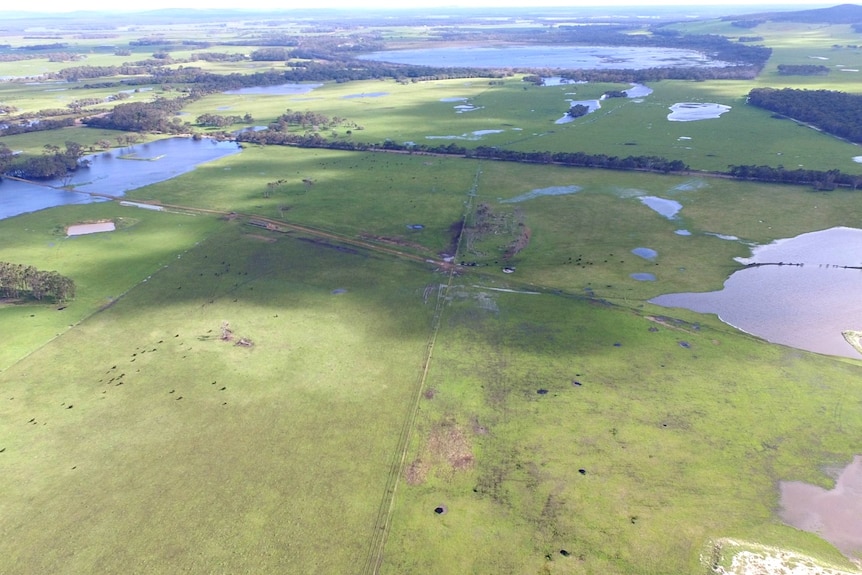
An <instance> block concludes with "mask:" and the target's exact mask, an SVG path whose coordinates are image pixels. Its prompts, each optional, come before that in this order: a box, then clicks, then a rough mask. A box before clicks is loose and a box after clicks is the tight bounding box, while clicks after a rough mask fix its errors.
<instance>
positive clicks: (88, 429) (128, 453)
mask: <svg viewBox="0 0 862 575" xmlns="http://www.w3.org/2000/svg"><path fill="white" fill-rule="evenodd" d="M58 211H64V210H58ZM165 224H168V225H166V226H163V228H162V229H163V230H165V231H167V230H169V229H170V228H169V225H170V223H169V222H167V221H166V222H165ZM139 225H140V224H139ZM208 225H210V226H212V225H213V223H212V222H210V223H209V224H208ZM262 234H263V235H264V236H265V235H266V232H262ZM258 235H259V234H257V233H249V231H248V228H247V227H243V226H240V225H236V224H226V223H222V224H221V229H220V230H219V232H218V233H217V234H216V235H213V236H211V237H210V238H209V239H208V240H206V241H204V242H202V243H201V244H200V245H199V246H197V247H193V248H191V249H190V250H188V251H185V252H184V253H183V254H182V256H183V257H182V259H181V260H177V259H175V260H174V262H173V263H171V264H170V265H169V266H168V267H167V268H165V269H163V270H162V271H161V272H160V273H158V274H155V275H153V277H152V278H151V279H150V281H148V282H146V283H145V284H141V285H139V286H138V287H136V288H135V289H134V290H132V291H131V292H129V294H128V295H127V297H125V298H123V299H121V300H120V301H118V302H117V303H116V304H115V305H114V306H112V307H111V308H109V309H106V310H104V311H102V312H100V313H98V314H97V315H95V316H93V317H91V318H90V319H89V320H88V321H86V322H84V323H82V324H81V325H79V326H78V327H77V328H76V329H75V330H73V331H70V332H68V333H66V334H64V335H62V336H61V337H59V338H57V339H55V340H54V341H53V342H52V343H51V344H50V345H49V346H47V347H44V348H43V349H41V350H39V351H37V352H35V353H34V354H33V355H31V356H30V357H29V358H28V359H27V361H25V362H20V363H18V364H16V365H14V366H12V367H10V368H8V369H6V370H5V371H4V372H3V373H2V375H0V380H2V388H3V402H2V407H0V412H2V416H0V437H2V438H3V447H4V448H5V452H4V460H3V467H4V473H3V477H2V479H0V482H2V484H3V488H2V492H3V493H4V494H6V495H5V496H4V497H3V498H2V501H0V509H2V517H3V520H2V522H0V523H2V525H0V533H2V534H3V536H2V537H0V541H2V543H0V547H2V554H3V556H4V565H5V567H4V571H5V572H6V573H23V572H32V571H33V570H37V571H42V572H52V573H82V572H94V571H108V572H118V571H123V572H130V573H152V572H164V571H165V570H174V569H181V570H189V571H193V572H204V571H205V572H225V573H228V572H239V571H246V570H251V571H254V572H257V573H282V572H285V570H287V571H291V572H297V573H300V572H313V571H321V572H330V573H336V572H342V573H343V572H349V571H350V570H351V569H352V568H353V566H354V565H355V564H356V561H357V558H361V557H363V555H364V553H365V552H366V545H367V544H366V538H367V536H368V534H369V533H370V532H371V531H372V529H373V527H372V525H373V521H374V518H375V516H376V513H377V507H378V505H379V504H380V500H381V491H380V486H381V485H382V484H383V483H384V482H385V481H386V475H387V473H388V469H389V466H390V463H391V458H392V457H393V452H394V448H395V444H396V442H397V437H398V433H399V431H400V427H401V425H402V422H403V414H404V413H405V412H406V404H407V402H408V401H409V400H410V397H411V393H412V390H413V389H414V387H415V382H416V380H417V377H418V374H419V369H420V366H421V360H422V351H423V349H424V346H425V343H426V339H427V334H428V324H429V319H430V316H429V314H430V311H431V310H432V309H433V307H432V306H425V305H424V304H423V300H422V290H423V286H424V285H425V283H426V282H428V281H429V280H431V281H433V280H432V275H431V273H430V272H429V271H426V270H422V269H417V268H416V267H414V266H413V265H404V264H400V263H398V262H390V261H381V260H379V259H376V258H374V257H367V256H355V255H352V254H344V253H342V252H339V251H337V250H333V249H331V248H327V247H322V246H319V245H312V244H308V243H304V242H297V241H294V240H290V239H285V238H270V237H264V238H263V239H261V238H260V237H258ZM142 239H143V238H142ZM190 239H191V238H190ZM271 240H275V241H271ZM190 244H191V242H188V244H187V246H186V247H191V245H190ZM143 245H145V246H147V247H148V248H149V249H150V250H152V249H153V247H154V244H153V242H152V241H150V242H146V243H144V244H143ZM159 245H160V250H159V251H161V250H167V248H168V247H169V246H165V245H163V244H162V243H161V242H159ZM84 257H86V258H89V259H93V258H94V256H93V255H92V253H90V254H88V255H87V256H84ZM123 261H125V260H123ZM115 265H123V264H120V263H116V264H115ZM201 274H203V275H201ZM122 275H123V276H124V277H125V279H126V280H127V281H128V279H129V278H128V275H131V274H130V273H129V274H128V275H126V274H122ZM82 287H84V286H82ZM339 288H340V289H345V290H347V291H346V293H344V294H341V295H333V294H332V293H331V292H332V290H334V289H339ZM44 313H55V314H56V313H58V312H53V311H47V310H46V311H45V312H44ZM223 320H227V321H230V326H231V328H232V329H233V330H235V333H236V337H237V338H239V337H247V338H250V339H251V340H252V341H253V342H254V346H253V347H251V348H244V347H241V346H236V345H233V344H232V343H227V342H223V341H220V340H219V335H218V334H219V333H220V325H221V322H222V321H223ZM114 366H116V367H114ZM31 419H32V420H33V421H32V422H29V421H30V420H31ZM28 422H29V423H28ZM357 430H361V433H357ZM117 509H122V510H123V512H122V513H117V512H116V510H117ZM117 533H122V534H123V536H122V537H116V536H115V535H116V534H117Z"/></svg>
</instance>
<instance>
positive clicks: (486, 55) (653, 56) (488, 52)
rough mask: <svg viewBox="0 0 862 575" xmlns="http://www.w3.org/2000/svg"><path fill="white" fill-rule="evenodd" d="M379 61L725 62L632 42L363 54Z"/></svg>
mask: <svg viewBox="0 0 862 575" xmlns="http://www.w3.org/2000/svg"><path fill="white" fill-rule="evenodd" d="M359 58H360V59H364V60H373V61H376V62H396V63H399V64H411V65H414V66H436V67H441V66H442V67H457V68H500V67H505V68H510V67H520V68H557V69H576V68H585V69H590V70H614V69H621V68H626V69H638V70H642V69H645V68H669V67H680V66H685V67H717V66H725V65H726V63H725V62H720V61H717V60H711V59H710V58H708V57H707V56H705V55H704V54H702V53H700V52H696V51H694V50H679V49H674V48H645V47H628V46H500V47H496V48H490V47H489V48H485V47H471V48H470V49H464V48H463V47H452V48H428V49H414V50H387V51H382V52H372V53H370V54H364V55H362V56H360V57H359Z"/></svg>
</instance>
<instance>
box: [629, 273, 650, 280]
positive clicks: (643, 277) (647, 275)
mask: <svg viewBox="0 0 862 575" xmlns="http://www.w3.org/2000/svg"><path fill="white" fill-rule="evenodd" d="M629 277H631V278H632V279H633V280H637V281H639V282H654V281H655V275H654V274H651V273H645V272H641V273H635V274H631V275H630V276H629Z"/></svg>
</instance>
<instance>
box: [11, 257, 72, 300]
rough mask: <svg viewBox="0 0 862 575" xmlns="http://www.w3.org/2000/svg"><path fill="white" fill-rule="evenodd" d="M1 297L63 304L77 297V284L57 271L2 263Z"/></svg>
mask: <svg viewBox="0 0 862 575" xmlns="http://www.w3.org/2000/svg"><path fill="white" fill-rule="evenodd" d="M0 296H2V297H4V298H14V299H19V298H31V299H35V300H37V301H41V300H45V299H50V300H54V301H56V302H63V301H67V300H70V299H72V298H74V297H75V282H74V281H73V280H72V279H71V278H67V277H65V276H63V275H60V274H59V273H57V272H55V271H50V272H47V271H41V270H38V269H36V268H34V267H33V266H25V265H21V264H14V263H9V262H0Z"/></svg>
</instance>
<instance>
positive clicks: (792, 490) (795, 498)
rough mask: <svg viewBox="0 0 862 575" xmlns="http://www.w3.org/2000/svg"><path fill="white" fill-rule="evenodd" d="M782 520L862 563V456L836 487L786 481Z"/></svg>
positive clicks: (782, 498)
mask: <svg viewBox="0 0 862 575" xmlns="http://www.w3.org/2000/svg"><path fill="white" fill-rule="evenodd" d="M780 486H781V512H780V515H781V519H782V520H783V521H784V522H785V523H788V524H790V525H792V526H793V527H796V528H797V529H802V530H803V531H809V532H811V533H816V534H818V535H820V536H821V537H822V538H823V539H825V540H826V541H829V542H830V543H832V544H833V545H834V546H835V547H836V548H837V549H838V550H839V551H841V552H842V553H844V554H845V555H847V556H848V557H850V558H851V559H855V560H862V456H857V457H855V458H853V462H852V463H851V464H850V465H848V466H847V467H845V468H844V470H843V471H841V473H840V475H839V476H838V479H837V480H836V482H835V488H834V489H832V490H826V489H823V488H822V487H818V486H816V485H809V484H808V483H802V482H799V481H782V482H781V484H780Z"/></svg>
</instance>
